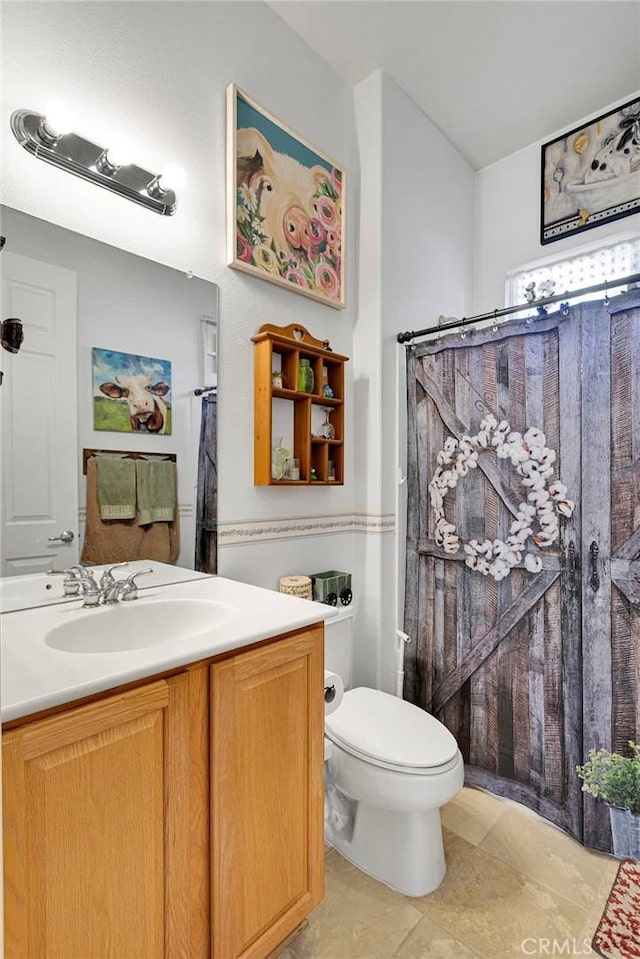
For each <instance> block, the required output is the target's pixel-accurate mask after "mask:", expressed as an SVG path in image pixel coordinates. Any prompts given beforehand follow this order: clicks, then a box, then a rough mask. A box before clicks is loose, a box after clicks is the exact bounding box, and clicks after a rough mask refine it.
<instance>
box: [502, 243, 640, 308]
mask: <svg viewBox="0 0 640 959" xmlns="http://www.w3.org/2000/svg"><path fill="white" fill-rule="evenodd" d="M632 273H640V236H624V237H618V239H617V240H611V239H610V241H609V242H608V243H607V244H606V245H601V244H598V245H596V244H590V245H588V246H583V247H581V248H580V249H579V250H576V251H575V252H573V253H571V254H566V253H565V254H562V255H561V256H557V257H547V258H546V259H544V260H538V261H537V262H535V263H531V264H528V265H527V266H526V267H521V268H520V269H518V270H512V271H510V272H509V273H507V281H506V303H507V306H516V305H517V304H518V303H525V302H526V299H527V297H526V293H525V291H526V288H527V286H528V285H529V284H530V283H535V285H536V299H540V293H539V292H538V291H539V290H540V286H541V284H542V283H544V282H545V281H546V280H553V281H554V282H555V286H554V290H553V293H554V295H555V294H558V293H564V292H565V291H567V292H569V291H571V290H580V289H582V288H583V287H585V286H593V285H594V284H596V283H602V282H604V281H605V280H606V281H607V282H608V283H609V282H610V283H611V286H610V288H609V289H608V292H609V293H610V294H611V295H615V294H616V293H621V292H623V290H624V289H625V288H624V287H621V286H618V287H616V286H615V283H614V282H613V281H614V280H615V279H616V278H618V277H623V276H630V275H631V274H632ZM601 297H602V293H590V294H587V295H586V296H582V297H580V298H579V299H574V300H573V301H572V302H574V303H577V302H580V300H597V299H600V298H601Z"/></svg>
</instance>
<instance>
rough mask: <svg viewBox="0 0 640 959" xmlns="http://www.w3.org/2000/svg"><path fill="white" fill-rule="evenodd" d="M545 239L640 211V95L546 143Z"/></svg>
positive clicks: (543, 239) (544, 157)
mask: <svg viewBox="0 0 640 959" xmlns="http://www.w3.org/2000/svg"><path fill="white" fill-rule="evenodd" d="M541 202H542V213H541V225H540V242H541V243H552V242H553V241H554V240H560V239H562V238H563V237H565V236H571V235H572V234H574V233H582V232H583V231H584V230H589V229H592V228H593V227H596V226H600V225H601V224H603V223H609V222H611V221H612V220H618V219H620V217H623V216H630V215H631V214H632V213H638V212H639V211H640V99H636V100H631V101H630V102H629V103H626V104H624V105H623V106H621V107H618V108H617V109H615V110H612V111H610V112H609V113H605V114H603V115H602V116H600V117H597V118H596V119H595V120H591V121H589V123H586V124H583V125H582V126H580V127H576V128H575V129H574V130H570V131H569V132H568V133H563V134H562V135H561V136H559V137H556V138H555V140H551V141H550V142H549V143H544V144H543V146H542V200H541Z"/></svg>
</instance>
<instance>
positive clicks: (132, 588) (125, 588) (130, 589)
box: [120, 569, 153, 600]
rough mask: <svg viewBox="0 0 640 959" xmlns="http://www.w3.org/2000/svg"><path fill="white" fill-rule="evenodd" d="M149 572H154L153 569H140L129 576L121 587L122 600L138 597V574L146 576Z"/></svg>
mask: <svg viewBox="0 0 640 959" xmlns="http://www.w3.org/2000/svg"><path fill="white" fill-rule="evenodd" d="M147 573H153V570H152V569H139V570H136V572H135V573H132V574H131V576H128V577H127V578H126V579H125V580H124V582H123V583H122V586H121V587H120V599H122V600H131V599H137V598H138V587H137V585H136V578H137V577H138V576H146V574H147Z"/></svg>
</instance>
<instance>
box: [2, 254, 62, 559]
mask: <svg viewBox="0 0 640 959" xmlns="http://www.w3.org/2000/svg"><path fill="white" fill-rule="evenodd" d="M0 269H1V270H2V313H1V315H0V319H2V320H5V319H7V318H8V317H18V318H19V319H21V320H22V323H23V327H24V342H23V344H22V347H21V349H20V352H19V353H17V354H11V353H8V352H6V351H5V350H0V369H2V370H3V372H4V379H3V383H2V387H0V406H1V407H2V410H1V412H2V444H1V456H2V479H1V483H2V527H1V530H0V560H1V573H2V575H3V576H15V575H18V574H25V573H38V572H41V571H42V570H46V569H48V568H49V567H52V568H54V569H63V568H66V567H68V566H72V565H73V564H75V563H77V562H78V488H77V483H78V465H77V464H78V448H77V447H78V430H77V414H76V389H77V386H76V274H75V272H74V271H73V270H66V269H63V268H62V267H59V266H52V265H51V264H49V263H43V262H42V261H40V260H32V259H30V258H28V257H25V256H19V255H17V254H15V253H10V252H8V251H7V250H6V249H5V250H4V251H3V253H2V254H1V255H0ZM69 534H72V538H70V536H69ZM60 537H62V538H60Z"/></svg>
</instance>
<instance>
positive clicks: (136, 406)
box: [91, 347, 171, 436]
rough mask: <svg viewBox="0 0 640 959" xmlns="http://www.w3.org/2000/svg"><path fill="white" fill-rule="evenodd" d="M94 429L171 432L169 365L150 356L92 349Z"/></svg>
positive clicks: (168, 362) (122, 431)
mask: <svg viewBox="0 0 640 959" xmlns="http://www.w3.org/2000/svg"><path fill="white" fill-rule="evenodd" d="M91 361H92V372H93V428H94V429H95V430H110V431H113V432H116V433H155V434H156V435H158V436H165V435H168V434H169V433H171V363H170V361H169V360H158V359H155V358H154V357H151V356H137V355H136V354H134V353H119V352H117V351H116V350H103V349H98V348H97V347H94V348H93V349H92V350H91Z"/></svg>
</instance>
